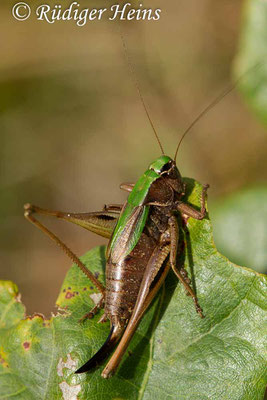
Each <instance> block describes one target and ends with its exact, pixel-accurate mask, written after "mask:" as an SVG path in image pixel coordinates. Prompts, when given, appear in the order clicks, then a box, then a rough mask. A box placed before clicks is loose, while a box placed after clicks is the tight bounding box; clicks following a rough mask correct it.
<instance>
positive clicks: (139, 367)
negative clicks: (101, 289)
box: [0, 179, 267, 400]
mask: <svg viewBox="0 0 267 400" xmlns="http://www.w3.org/2000/svg"><path fill="white" fill-rule="evenodd" d="M187 184H188V190H189V192H190V193H189V194H188V202H189V203H191V204H193V205H195V206H199V199H200V193H201V186H200V185H199V184H197V183H195V185H194V182H193V181H192V180H188V179H187ZM183 232H184V233H183V234H182V230H181V242H182V241H184V242H185V252H183V253H181V254H180V258H179V260H178V263H179V264H181V263H182V262H183V261H185V265H186V268H187V270H188V271H189V274H190V272H191V276H192V279H193V282H194V284H195V286H196V289H197V294H198V297H199V301H200V304H201V306H202V307H203V310H204V313H205V316H206V317H205V318H204V319H201V318H200V317H199V316H198V314H197V313H196V312H195V309H194V305H193V302H192V299H191V298H190V297H188V296H186V293H185V290H184V288H183V287H182V285H181V284H179V283H177V279H176V278H175V276H174V274H173V273H172V272H170V274H169V276H168V278H167V280H166V283H165V285H164V287H163V288H162V290H161V291H160V293H159V295H158V296H157V298H156V299H155V301H154V302H153V304H152V306H151V307H150V309H149V310H148V312H147V313H146V314H145V316H144V318H143V319H142V321H141V324H140V326H139V328H138V330H137V332H136V333H135V335H134V338H133V340H132V342H131V344H130V346H129V352H128V353H127V354H126V355H125V356H124V358H123V361H122V364H121V366H120V368H119V370H118V372H117V373H116V375H115V376H114V377H113V378H111V379H109V380H105V379H103V378H101V376H100V374H101V370H102V369H103V366H102V367H100V368H99V369H97V370H95V371H94V372H92V373H88V374H81V375H76V374H74V373H73V372H74V371H75V370H76V369H77V368H78V367H79V366H81V365H82V364H83V363H85V362H86V361H87V360H88V359H89V358H90V357H91V356H92V355H93V354H94V353H95V352H96V351H97V350H98V349H99V347H100V346H101V344H102V343H103V342H104V340H105V339H106V337H107V335H108V332H109V323H105V324H98V323H97V320H98V316H96V317H94V318H93V319H92V320H87V321H86V322H85V323H84V324H80V323H79V322H78V320H79V318H80V317H81V316H82V315H83V314H84V313H86V312H87V311H88V310H89V309H90V308H91V307H92V306H93V301H92V297H90V296H92V295H93V294H94V293H95V292H96V290H95V289H94V288H93V286H90V283H89V282H88V279H87V278H86V277H85V276H84V275H83V274H82V273H81V272H80V271H79V269H78V268H77V267H76V266H72V267H71V268H70V270H69V272H68V273H67V276H66V278H65V280H64V283H63V286H62V289H61V292H60V294H59V297H58V300H57V304H58V306H59V307H60V308H61V309H63V311H61V312H60V313H59V314H58V315H56V316H52V317H51V319H50V320H45V319H44V318H43V317H42V316H40V315H35V316H33V317H26V318H23V316H24V307H23V305H22V304H21V303H20V300H19V296H18V290H17V287H16V286H15V285H14V284H12V283H11V282H2V283H1V286H0V311H1V317H0V321H1V325H0V399H12V400H13V399H15V400H22V399H23V400H31V399H34V400H36V399H38V400H39V399H49V400H50V399H53V400H57V399H64V400H70V399H71V400H74V399H83V400H91V399H94V400H95V399H97V400H103V399H105V400H110V399H114V400H115V399H116V400H122V399H125V400H136V399H138V400H141V399H145V400H148V399H153V400H155V399H160V400H161V399H164V400H165V399H176V400H177V399H178V400H184V399H188V400H206V399H212V400H223V399H225V400H229V399H231V400H241V399H242V400H252V399H253V400H262V399H263V396H264V390H265V386H266V382H267V376H266V375H267V374H266V320H267V318H266V308H267V301H266V292H267V291H266V287H267V284H266V277H265V276H263V275H260V274H258V273H256V272H255V271H252V270H250V269H247V268H241V267H238V266H236V265H234V264H232V263H231V262H230V261H228V260H227V259H226V258H225V257H224V256H222V255H220V254H219V253H218V251H217V250H216V248H215V245H214V243H213V237H212V228H211V224H210V221H209V220H208V219H207V218H206V219H204V220H203V221H196V220H193V219H191V218H189V220H188V222H187V224H186V226H185V227H184V229H183ZM82 260H83V261H84V262H85V263H86V265H87V266H88V268H90V269H91V270H92V271H94V272H95V273H98V274H99V279H100V280H101V281H103V280H104V272H103V271H104V264H105V258H104V247H100V248H96V249H93V250H91V251H89V252H88V253H87V254H86V255H85V256H84V257H82ZM40 295H41V294H40ZM93 297H94V296H93ZM101 314H102V313H100V315H101ZM100 315H99V316H100Z"/></svg>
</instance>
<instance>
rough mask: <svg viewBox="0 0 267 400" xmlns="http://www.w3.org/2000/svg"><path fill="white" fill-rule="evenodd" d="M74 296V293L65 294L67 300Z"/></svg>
mask: <svg viewBox="0 0 267 400" xmlns="http://www.w3.org/2000/svg"><path fill="white" fill-rule="evenodd" d="M73 296H74V294H73V293H72V292H67V293H66V294H65V299H71V298H72V297H73Z"/></svg>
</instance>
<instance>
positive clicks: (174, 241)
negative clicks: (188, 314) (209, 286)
mask: <svg viewBox="0 0 267 400" xmlns="http://www.w3.org/2000/svg"><path fill="white" fill-rule="evenodd" d="M169 227H170V236H171V249H170V264H171V267H172V270H173V272H174V273H175V275H176V276H177V278H178V279H179V280H180V281H181V282H182V284H183V285H184V287H185V289H186V290H187V292H188V293H189V295H190V296H191V297H192V298H193V301H194V303H195V308H196V311H197V313H198V314H199V315H200V317H201V318H204V315H203V312H202V308H201V307H200V305H199V303H198V298H197V295H196V293H195V292H194V290H193V289H192V288H191V286H190V285H189V283H188V278H187V277H185V275H184V273H182V272H180V271H179V270H178V269H177V267H176V257H177V246H178V240H179V227H178V223H177V219H176V217H175V216H174V215H173V216H171V217H170V218H169Z"/></svg>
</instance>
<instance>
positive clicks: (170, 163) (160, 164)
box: [149, 155, 184, 194]
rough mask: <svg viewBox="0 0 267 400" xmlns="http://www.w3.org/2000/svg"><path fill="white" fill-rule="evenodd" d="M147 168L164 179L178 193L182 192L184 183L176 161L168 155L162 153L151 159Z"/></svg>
mask: <svg viewBox="0 0 267 400" xmlns="http://www.w3.org/2000/svg"><path fill="white" fill-rule="evenodd" d="M149 169H152V170H153V171H155V172H156V173H157V174H159V175H160V177H162V178H163V179H165V180H166V181H167V182H168V183H169V185H171V187H172V188H173V189H174V191H175V192H177V193H178V194H183V191H184V184H183V181H182V177H181V174H180V172H179V170H178V168H177V166H176V162H175V161H174V160H173V159H172V158H171V157H169V156H165V155H162V156H160V157H158V158H157V159H156V160H155V161H153V162H152V163H151V164H150V166H149Z"/></svg>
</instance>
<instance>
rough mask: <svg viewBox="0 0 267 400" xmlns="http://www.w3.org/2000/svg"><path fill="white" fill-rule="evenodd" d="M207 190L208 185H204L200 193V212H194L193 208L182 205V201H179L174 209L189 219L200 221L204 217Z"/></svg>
mask: <svg viewBox="0 0 267 400" xmlns="http://www.w3.org/2000/svg"><path fill="white" fill-rule="evenodd" d="M208 188H209V185H204V186H203V189H202V193H201V202H200V205H201V209H200V211H198V210H196V209H195V208H194V207H192V206H189V205H188V204H186V203H183V202H182V201H179V202H178V203H177V204H176V208H177V210H178V211H180V212H181V213H182V214H185V215H186V216H187V217H191V218H194V219H198V220H201V219H203V218H205V216H206V207H205V202H206V197H207V190H208Z"/></svg>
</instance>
